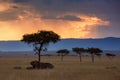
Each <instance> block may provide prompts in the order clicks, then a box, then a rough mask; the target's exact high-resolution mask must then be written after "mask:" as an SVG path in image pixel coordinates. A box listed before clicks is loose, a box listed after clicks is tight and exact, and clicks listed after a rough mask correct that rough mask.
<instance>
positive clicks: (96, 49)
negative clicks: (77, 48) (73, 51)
mask: <svg viewBox="0 0 120 80" xmlns="http://www.w3.org/2000/svg"><path fill="white" fill-rule="evenodd" d="M87 52H88V53H90V54H91V58H92V62H93V63H94V56H95V55H96V54H99V53H101V52H103V51H102V50H100V49H99V48H88V49H87Z"/></svg>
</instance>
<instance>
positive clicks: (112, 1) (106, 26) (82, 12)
mask: <svg viewBox="0 0 120 80" xmlns="http://www.w3.org/2000/svg"><path fill="white" fill-rule="evenodd" d="M119 8H120V0H0V40H20V39H22V36H23V35H24V34H31V33H35V32H37V31H38V30H52V31H54V32H55V33H57V34H59V35H60V36H61V38H104V37H120V9H119Z"/></svg>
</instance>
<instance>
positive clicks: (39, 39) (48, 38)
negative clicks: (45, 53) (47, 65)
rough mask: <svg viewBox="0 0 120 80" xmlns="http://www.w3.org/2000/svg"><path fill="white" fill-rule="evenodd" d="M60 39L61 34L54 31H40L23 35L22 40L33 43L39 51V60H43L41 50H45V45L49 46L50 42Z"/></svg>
mask: <svg viewBox="0 0 120 80" xmlns="http://www.w3.org/2000/svg"><path fill="white" fill-rule="evenodd" d="M59 40H60V36H59V35H58V34H56V33H54V32H53V31H44V30H42V31H38V32H37V33H33V34H25V35H23V39H22V40H21V41H23V42H26V43H28V44H33V46H34V48H35V50H37V51H38V53H37V54H38V61H39V63H40V62H41V51H42V50H44V47H46V46H48V45H49V43H50V42H53V43H56V42H57V41H59Z"/></svg>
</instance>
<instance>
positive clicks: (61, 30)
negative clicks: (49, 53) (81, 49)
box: [0, 15, 110, 40]
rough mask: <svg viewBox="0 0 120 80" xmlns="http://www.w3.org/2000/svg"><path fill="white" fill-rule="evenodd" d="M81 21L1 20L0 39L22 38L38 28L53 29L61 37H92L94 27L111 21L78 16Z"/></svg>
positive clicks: (21, 17) (26, 18)
mask: <svg viewBox="0 0 120 80" xmlns="http://www.w3.org/2000/svg"><path fill="white" fill-rule="evenodd" d="M78 17H80V18H81V21H69V20H68V21H67V20H66V21H65V20H43V19H41V18H34V17H33V18H32V17H26V16H23V15H19V16H18V18H19V19H18V20H16V21H11V22H0V26H2V27H1V28H0V32H1V33H0V40H20V39H21V38H22V36H23V35H24V34H28V33H34V32H37V31H38V30H52V31H54V32H56V33H58V34H59V35H60V36H61V38H90V37H93V36H96V35H97V33H96V35H93V34H92V33H93V32H94V28H95V27H96V26H99V25H104V26H107V25H109V23H110V22H109V21H104V20H102V19H100V18H97V17H92V16H86V15H82V16H78Z"/></svg>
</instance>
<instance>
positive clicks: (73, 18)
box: [41, 15, 81, 21]
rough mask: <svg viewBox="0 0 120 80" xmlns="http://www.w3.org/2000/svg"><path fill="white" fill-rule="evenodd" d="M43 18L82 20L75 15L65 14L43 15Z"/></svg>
mask: <svg viewBox="0 0 120 80" xmlns="http://www.w3.org/2000/svg"><path fill="white" fill-rule="evenodd" d="M41 18H42V19H52V20H65V21H81V19H80V18H79V17H77V16H74V15H64V16H58V17H57V16H42V17H41Z"/></svg>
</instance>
